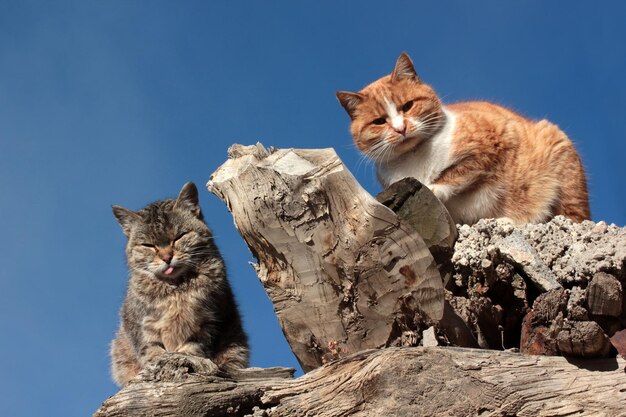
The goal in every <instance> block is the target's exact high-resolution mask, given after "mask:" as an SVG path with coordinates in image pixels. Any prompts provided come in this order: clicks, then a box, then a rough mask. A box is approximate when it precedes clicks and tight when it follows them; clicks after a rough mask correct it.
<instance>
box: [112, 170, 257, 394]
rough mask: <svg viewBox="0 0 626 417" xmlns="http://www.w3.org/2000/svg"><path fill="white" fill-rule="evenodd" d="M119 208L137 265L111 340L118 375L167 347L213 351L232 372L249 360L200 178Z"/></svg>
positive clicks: (206, 354) (133, 371) (132, 264)
mask: <svg viewBox="0 0 626 417" xmlns="http://www.w3.org/2000/svg"><path fill="white" fill-rule="evenodd" d="M112 208H113V214H114V215H115V217H116V218H117V220H118V222H119V224H120V225H121V226H122V230H123V232H124V234H125V235H126V236H127V237H128V242H127V245H126V256H127V261H128V266H129V269H130V279H129V285H128V290H127V294H126V298H125V300H124V303H123V305H122V308H121V311H120V316H121V323H120V326H119V329H118V331H117V334H116V337H115V339H114V340H113V342H112V344H111V367H112V374H113V379H114V380H115V382H116V383H117V384H118V385H120V386H123V385H125V384H126V383H127V382H128V381H130V380H131V379H133V378H134V377H135V376H136V375H137V374H138V373H139V371H141V370H142V369H143V368H144V367H145V366H146V365H147V364H148V363H151V362H153V361H155V360H157V359H158V358H160V357H162V355H163V354H164V353H166V352H176V353H182V354H188V355H194V356H200V357H203V358H207V361H212V362H213V363H214V364H215V366H216V367H215V369H218V368H217V367H219V369H222V370H224V371H227V372H228V371H230V370H233V369H238V368H244V367H247V366H248V341H247V336H246V334H245V333H244V330H243V328H242V324H241V319H240V315H239V312H238V309H237V305H236V304H235V299H234V297H233V293H232V290H231V288H230V285H229V283H228V280H227V277H226V269H225V265H224V261H223V259H222V257H221V255H220V252H219V250H218V248H217V246H216V245H215V242H214V241H213V236H212V234H211V231H210V230H209V228H208V226H207V225H206V223H205V222H204V218H203V215H202V212H201V210H200V206H199V205H198V190H197V188H196V186H195V185H194V184H193V183H191V182H189V183H187V184H185V185H184V186H183V188H182V189H181V191H180V194H179V195H178V198H176V199H175V200H163V201H158V202H155V203H152V204H150V205H148V206H146V207H145V208H143V209H141V210H139V211H131V210H128V209H125V208H123V207H120V206H113V207H112Z"/></svg>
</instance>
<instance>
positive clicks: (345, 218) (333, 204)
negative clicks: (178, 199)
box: [207, 144, 444, 371]
mask: <svg viewBox="0 0 626 417" xmlns="http://www.w3.org/2000/svg"><path fill="white" fill-rule="evenodd" d="M229 154H230V159H229V160H228V161H227V162H226V163H224V164H223V165H222V166H221V167H220V168H218V170H217V171H215V173H214V174H213V175H212V176H211V180H210V181H209V183H208V184H207V187H208V189H209V191H211V192H213V193H214V194H216V195H217V196H218V197H220V198H221V199H222V200H223V201H224V202H225V203H226V204H227V206H228V208H229V210H230V211H231V212H232V214H233V218H234V220H235V225H236V226H237V229H238V230H239V232H240V233H241V235H242V236H243V238H244V240H245V241H246V243H247V244H248V246H249V248H250V250H251V251H252V253H253V254H254V256H255V257H256V258H257V259H258V264H257V265H255V268H256V272H257V275H258V276H259V278H260V280H261V282H262V283H263V285H264V287H265V289H266V291H267V293H268V295H269V296H270V298H271V300H272V302H273V303H274V308H275V310H276V314H277V315H278V319H279V322H280V324H281V326H282V328H283V332H284V333H285V336H286V337H287V340H288V342H289V344H290V345H291V348H292V350H293V352H294V354H295V355H296V357H297V358H298V360H299V361H300V364H301V365H302V368H303V369H304V370H305V371H309V370H311V369H314V368H316V367H318V366H320V365H321V364H323V363H325V362H327V361H329V360H332V359H335V358H338V357H341V356H343V355H346V354H349V353H354V352H359V351H362V350H364V349H369V348H380V347H385V346H390V345H394V344H401V339H402V337H403V335H405V334H406V333H407V332H408V333H410V332H412V331H414V330H415V329H416V320H422V321H423V320H424V319H425V318H430V319H431V320H433V322H436V321H437V320H439V319H440V318H441V317H442V315H443V303H444V291H443V285H442V280H441V276H440V275H439V272H438V270H437V268H436V264H435V262H434V260H433V257H432V256H431V254H430V252H429V250H428V247H427V246H426V245H425V243H424V241H423V240H422V238H421V237H420V235H419V234H418V233H417V232H416V231H415V229H414V228H412V227H411V226H409V225H407V224H406V223H404V222H403V221H401V220H400V219H399V218H398V217H397V216H396V215H395V214H394V213H393V211H391V210H390V209H388V208H387V207H385V206H384V205H382V204H380V203H379V202H377V201H376V200H375V199H374V198H373V197H372V196H371V195H370V194H368V193H367V192H366V191H365V190H364V189H363V188H362V187H361V186H360V185H359V184H358V182H357V181H356V180H355V179H354V177H353V176H352V174H351V173H350V172H349V171H348V170H347V169H346V168H345V166H344V165H343V163H342V162H341V161H340V160H339V158H338V157H337V155H336V153H335V152H334V150H332V149H319V150H302V149H283V150H277V151H270V152H268V151H266V150H265V149H264V148H263V147H262V146H261V145H260V144H259V145H256V146H248V147H244V146H240V145H235V146H233V147H232V148H231V149H230V151H229Z"/></svg>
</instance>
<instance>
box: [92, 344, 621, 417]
mask: <svg viewBox="0 0 626 417" xmlns="http://www.w3.org/2000/svg"><path fill="white" fill-rule="evenodd" d="M179 359H180V358H179ZM183 362H184V361H183ZM194 366H195V365H194V364H193V363H191V364H187V365H181V363H180V360H179V363H177V364H176V365H175V366H174V367H173V368H172V369H177V370H178V371H177V372H169V373H168V372H157V373H154V372H153V373H151V374H150V373H149V372H147V373H146V372H144V374H142V375H141V376H140V378H139V379H138V380H135V381H133V382H131V383H130V384H129V385H127V386H126V387H125V388H123V389H122V390H121V391H120V392H119V393H118V394H117V395H115V396H114V397H112V398H110V399H109V400H107V401H106V402H105V403H104V404H103V405H102V407H101V408H100V409H99V410H98V411H97V412H96V413H95V415H94V416H95V417H112V416H124V417H133V416H154V417H160V416H163V417H165V416H186V417H196V416H198V417H199V416H257V417H260V416H266V417H277V416H319V417H331V416H333V417H334V416H337V417H338V416H360V417H366V416H372V417H374V416H376V417H378V416H383V415H385V416H405V415H407V416H439V415H451V416H455V415H458V416H470V415H481V416H503V415H511V416H512V415H515V416H572V415H576V416H624V415H626V411H625V409H624V404H626V374H625V373H624V368H625V367H626V361H625V360H623V359H615V358H612V359H596V360H586V361H584V362H582V361H572V360H568V359H565V358H563V357H554V356H552V357H550V356H524V355H520V354H516V353H510V352H495V351H488V350H476V349H463V348H389V349H383V350H369V351H364V352H359V353H356V354H353V355H350V356H348V357H345V358H342V359H339V360H337V361H334V362H332V363H329V364H327V365H325V366H323V367H321V368H319V369H316V370H315V371H312V372H310V373H308V374H306V375H304V376H302V377H300V378H297V379H290V378H288V374H289V370H287V369H284V368H274V369H267V370H242V371H240V372H239V373H237V374H236V375H234V376H233V377H230V378H227V377H219V376H211V375H206V374H202V373H196V372H195V370H194ZM200 368H201V367H200ZM181 369H183V370H184V371H185V372H181V371H180V370H181ZM155 375H156V376H155Z"/></svg>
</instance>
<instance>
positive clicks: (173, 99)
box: [0, 0, 626, 417]
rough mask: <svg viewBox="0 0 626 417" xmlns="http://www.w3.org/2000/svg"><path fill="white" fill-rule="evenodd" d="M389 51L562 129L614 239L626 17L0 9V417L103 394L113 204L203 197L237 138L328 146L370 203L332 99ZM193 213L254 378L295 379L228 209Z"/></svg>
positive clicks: (247, 6) (86, 409)
mask: <svg viewBox="0 0 626 417" xmlns="http://www.w3.org/2000/svg"><path fill="white" fill-rule="evenodd" d="M297 4H301V5H297ZM601 6H602V7H601ZM401 51H407V52H408V53H409V54H410V55H411V57H412V58H413V60H414V62H415V65H416V68H417V71H418V73H419V74H420V75H421V77H422V78H423V79H424V80H425V81H426V82H429V83H430V84H431V85H433V86H434V88H435V89H436V90H437V91H438V92H439V93H440V95H441V96H442V97H443V98H444V100H445V101H448V102H450V101H459V100H466V99H487V100H492V101H495V102H498V103H502V104H506V105H508V106H510V107H512V108H513V109H516V110H518V111H520V112H521V113H523V114H525V115H527V116H529V117H532V118H544V117H545V118H549V119H550V120H552V121H553V122H555V123H557V124H558V125H560V126H561V127H562V128H563V129H564V130H565V132H567V133H568V134H569V135H570V137H571V138H572V139H573V140H574V141H575V142H576V144H577V146H578V149H579V150H580V153H581V155H582V158H583V160H584V163H585V166H586V168H587V171H588V174H589V184H590V190H591V207H592V211H593V218H594V220H600V219H604V220H606V221H607V222H609V223H611V222H614V223H616V224H618V225H620V226H623V225H625V224H626V197H625V195H626V193H625V192H624V191H625V187H624V184H625V180H624V178H625V177H626V168H625V167H626V164H625V163H624V157H625V156H626V152H625V151H626V117H625V116H626V2H622V1H612V2H611V1H605V2H597V3H591V2H588V1H568V2H546V1H541V0H535V1H524V2H515V4H513V3H512V2H503V1H483V2H467V1H461V0H460V1H438V2H418V1H406V2H390V3H385V4H383V3H381V2H379V1H369V0H367V1H358V2H356V1H355V2H347V1H314V2H313V1H309V2H295V1H283V2H274V1H263V2H259V1H257V2H248V3H242V2H239V1H231V2H225V1H222V2H210V1H177V2H172V1H156V0H154V1H131V0H125V1H115V0H110V1H93V0H84V1H83V0H81V1H39V2H33V1H6V0H0V192H1V195H2V198H1V199H0V216H1V219H2V239H0V254H1V257H2V258H1V259H2V267H1V268H0V337H1V339H0V361H1V362H0V369H2V372H1V373H2V375H1V376H0V393H2V395H1V396H0V415H1V416H5V417H21V416H29V417H31V416H47V417H49V416H59V417H61V416H63V417H71V416H85V415H90V414H91V413H92V412H93V411H94V410H95V409H96V408H97V407H98V406H99V405H100V403H101V402H102V401H103V400H104V399H106V398H107V397H108V396H110V395H112V394H113V393H115V392H116V387H115V386H114V385H113V383H112V382H111V379H110V377H109V360H108V354H107V350H108V344H109V342H110V340H111V338H112V337H113V334H114V331H115V329H116V327H117V323H118V316H117V314H118V313H117V312H118V308H119V306H120V304H121V302H122V299H123V296H124V292H125V287H126V279H127V272H126V266H125V259H124V249H123V248H124V243H125V240H124V237H123V235H122V232H121V231H120V228H119V227H118V225H117V223H116V222H115V219H114V217H113V215H112V214H111V209H110V206H111V204H119V205H123V206H125V207H128V208H131V209H139V208H140V207H142V206H144V205H145V204H147V203H149V202H151V201H154V200H159V199H162V198H166V197H172V196H175V195H176V194H177V193H178V191H179V189H180V187H181V186H182V185H183V184H184V183H185V182H186V181H189V180H192V181H194V182H195V183H196V184H197V185H198V186H199V187H204V184H205V183H206V181H207V180H208V178H209V175H210V174H211V173H212V172H213V171H214V170H215V169H216V168H217V167H218V166H219V165H220V164H221V163H222V162H224V160H225V159H226V149H227V148H228V146H229V145H230V144H232V143H234V142H239V143H245V144H251V143H254V142H256V141H262V142H263V143H264V144H265V145H268V146H269V145H273V146H275V147H301V148H317V147H335V148H336V149H337V152H338V153H339V155H340V157H341V158H342V159H343V160H344V162H345V163H346V164H347V165H348V167H349V168H351V169H352V170H353V171H354V173H355V174H356V176H357V178H358V179H359V180H360V181H361V183H362V184H363V185H364V186H365V187H366V188H367V189H368V190H370V191H371V192H372V193H375V192H377V191H379V187H378V185H377V183H376V180H375V176H374V175H373V171H372V168H371V166H367V165H363V164H361V165H360V166H357V165H358V160H359V155H358V154H357V152H356V150H355V149H354V148H353V147H352V145H351V138H350V135H349V133H348V117H347V116H346V114H345V112H344V110H343V109H342V108H341V107H340V105H339V104H338V103H337V101H336V99H335V95H334V93H335V91H336V90H343V89H347V90H359V89H360V88H361V87H363V86H365V85H366V84H367V83H369V82H371V81H372V80H374V79H375V78H378V77H380V76H382V75H384V74H386V73H388V72H390V71H391V69H392V68H393V64H394V62H395V59H396V58H397V56H398V55H399V53H400V52H401ZM203 189H204V188H203ZM204 190H205V189H204ZM201 204H202V208H203V210H204V212H205V216H206V218H207V219H208V222H209V225H210V226H211V227H212V228H213V230H214V232H215V235H216V236H217V243H218V244H219V246H220V247H221V249H222V252H223V254H224V255H225V258H226V262H227V264H228V267H229V270H230V276H231V282H232V284H233V286H234V289H235V292H236V296H237V299H238V301H239V304H240V305H241V309H242V312H243V316H244V321H245V327H246V329H247V331H248V332H249V334H250V339H251V343H252V364H253V365H255V366H274V365H283V366H296V361H295V359H294V358H293V356H292V355H291V353H290V351H289V349H288V347H287V345H286V343H285V342H284V339H283V336H282V333H281V331H280V329H279V327H278V324H277V322H276V319H275V317H274V314H273V311H272V307H271V304H270V303H269V301H268V300H267V297H266V296H265V293H264V291H263V289H262V287H261V285H260V283H259V282H258V280H257V278H256V276H255V274H254V272H253V270H252V268H251V267H250V266H249V265H248V262H249V261H251V260H252V256H251V255H250V253H249V251H248V249H247V248H246V246H245V244H244V243H243V241H242V240H241V238H240V236H239V235H238V233H237V231H236V230H235V228H234V226H233V222H232V218H231V216H230V214H229V213H228V211H227V210H226V208H225V206H224V204H223V203H222V202H221V201H220V200H219V199H217V198H216V197H214V196H213V195H211V194H209V193H208V191H206V190H205V191H204V192H202V190H201Z"/></svg>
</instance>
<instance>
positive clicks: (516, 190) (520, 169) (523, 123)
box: [337, 53, 589, 224]
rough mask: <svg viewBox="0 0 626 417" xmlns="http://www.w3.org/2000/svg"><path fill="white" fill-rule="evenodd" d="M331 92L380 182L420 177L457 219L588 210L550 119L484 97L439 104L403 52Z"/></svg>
mask: <svg viewBox="0 0 626 417" xmlns="http://www.w3.org/2000/svg"><path fill="white" fill-rule="evenodd" d="M337 98H338V99H339V101H340V103H341V105H342V106H343V107H344V108H345V109H346V111H347V112H348V114H349V115H350V118H351V119H352V124H351V132H352V136H353V138H354V142H355V144H356V146H357V147H358V148H359V149H360V150H361V151H362V152H363V153H365V155H367V156H368V157H369V158H370V159H372V160H373V161H374V163H375V164H376V167H377V173H378V179H379V180H380V182H381V183H382V185H383V186H388V185H390V184H392V183H394V182H396V181H398V180H400V179H402V178H406V177H414V178H416V179H418V180H419V181H420V182H422V183H423V184H425V185H426V186H427V187H428V188H430V189H431V190H432V191H433V193H434V194H435V195H436V196H437V197H438V198H439V199H440V200H441V201H442V202H443V203H444V204H445V206H446V207H447V208H448V210H449V211H450V214H451V215H452V218H453V219H454V220H455V221H456V222H457V223H466V224H472V223H475V222H476V221H478V220H479V219H482V218H497V217H505V218H508V219H510V220H512V221H513V222H515V223H526V222H531V223H537V222H544V221H547V220H549V219H550V218H552V217H554V216H555V215H559V214H562V215H564V216H566V217H569V218H570V219H572V220H574V221H578V222H579V221H582V220H584V219H588V218H589V197H588V194H587V183H586V180H585V172H584V170H583V167H582V164H581V161H580V158H579V156H578V154H577V152H576V150H575V148H574V145H573V144H572V142H571V141H570V140H569V139H568V137H567V136H566V135H565V133H563V132H562V131H561V130H560V129H559V128H558V127H557V126H556V125H554V124H552V123H550V122H548V121H547V120H541V121H539V122H534V121H531V120H528V119H526V118H524V117H522V116H520V115H519V114H517V113H514V112H513V111H511V110H508V109H506V108H504V107H501V106H498V105H496V104H492V103H487V102H478V101H476V102H463V103H455V104H449V105H443V104H442V103H441V101H440V100H439V98H438V96H437V94H436V93H435V92H434V91H433V89H432V88H431V87H430V86H428V85H427V84H424V83H423V82H422V81H421V80H420V78H419V77H418V75H417V74H416V72H415V68H414V67H413V63H412V62H411V59H410V58H409V56H408V55H407V54H405V53H403V54H402V55H400V57H399V58H398V61H397V62H396V66H395V69H394V70H393V72H392V73H391V74H390V75H387V76H385V77H382V78H380V79H379V80H377V81H374V82H373V83H372V84H370V85H368V86H367V87H365V88H364V89H363V90H361V91H360V92H358V93H352V92H347V91H339V92H337Z"/></svg>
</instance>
